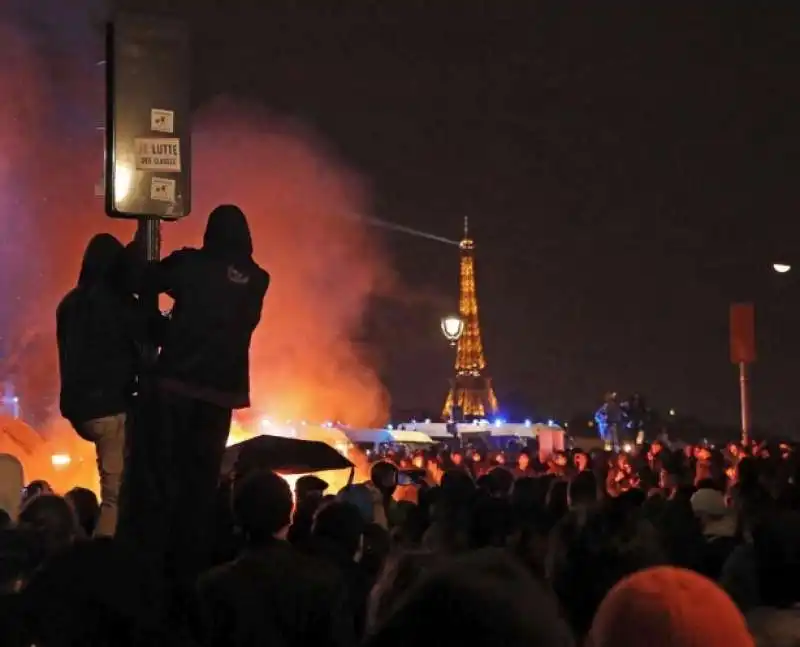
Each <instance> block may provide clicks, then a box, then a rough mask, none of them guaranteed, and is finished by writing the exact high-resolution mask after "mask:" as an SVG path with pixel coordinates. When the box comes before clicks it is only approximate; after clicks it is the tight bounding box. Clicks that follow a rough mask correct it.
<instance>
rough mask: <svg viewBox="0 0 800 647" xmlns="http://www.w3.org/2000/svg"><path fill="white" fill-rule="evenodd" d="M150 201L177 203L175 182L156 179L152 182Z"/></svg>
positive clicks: (161, 178) (162, 178) (160, 178)
mask: <svg viewBox="0 0 800 647" xmlns="http://www.w3.org/2000/svg"><path fill="white" fill-rule="evenodd" d="M150 199H151V200H156V201H157V202H171V203H174V202H175V180H170V179H168V178H164V177H154V178H153V179H152V181H151V182H150Z"/></svg>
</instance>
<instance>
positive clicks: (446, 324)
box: [442, 315, 464, 346]
mask: <svg viewBox="0 0 800 647" xmlns="http://www.w3.org/2000/svg"><path fill="white" fill-rule="evenodd" d="M442 334H443V335H444V336H445V338H446V339H447V341H449V342H450V345H451V346H455V345H456V342H458V340H459V339H461V335H463V334H464V320H463V319H462V318H461V317H459V316H458V315H448V316H447V317H442Z"/></svg>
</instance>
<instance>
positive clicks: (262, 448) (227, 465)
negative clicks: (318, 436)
mask: <svg viewBox="0 0 800 647" xmlns="http://www.w3.org/2000/svg"><path fill="white" fill-rule="evenodd" d="M352 468H353V463H351V462H350V461H349V460H348V459H347V458H345V457H344V456H342V455H341V454H340V453H339V452H337V451H336V450H335V449H334V448H333V447H331V446H330V445H326V444H325V443H322V442H318V441H314V440H298V439H296V438H285V437H283V436H268V435H263V436H256V437H254V438H250V439H249V440H245V441H244V442H241V443H237V444H236V445H231V446H230V447H228V448H227V449H226V450H225V456H224V457H223V459H222V476H230V475H231V474H232V473H233V472H234V471H235V472H237V473H239V474H242V473H245V472H248V471H251V470H253V469H268V470H272V471H274V472H279V473H281V474H309V473H311V472H321V471H324V470H338V469H352Z"/></svg>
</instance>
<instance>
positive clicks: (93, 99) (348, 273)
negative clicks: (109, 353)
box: [0, 2, 392, 442]
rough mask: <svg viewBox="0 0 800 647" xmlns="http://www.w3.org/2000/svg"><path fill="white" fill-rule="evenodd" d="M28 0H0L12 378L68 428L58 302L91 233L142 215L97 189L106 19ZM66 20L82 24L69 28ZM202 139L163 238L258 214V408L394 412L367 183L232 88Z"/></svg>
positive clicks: (1, 219) (320, 414)
mask: <svg viewBox="0 0 800 647" xmlns="http://www.w3.org/2000/svg"><path fill="white" fill-rule="evenodd" d="M29 4H32V3H20V2H14V3H13V5H14V6H15V7H17V8H18V9H17V10H15V11H16V12H15V13H14V12H12V15H8V14H9V12H8V11H6V12H0V96H3V97H4V99H3V101H2V102H0V251H1V252H2V265H1V266H0V274H2V279H0V335H2V342H3V343H2V347H1V348H0V352H1V353H2V365H1V366H2V368H3V370H2V374H0V380H11V381H13V382H14V384H15V386H16V388H17V391H18V393H19V395H20V397H21V400H22V403H23V414H24V413H25V410H26V407H27V410H28V411H30V412H32V411H42V410H43V409H44V408H45V406H46V405H49V407H50V409H49V410H50V411H51V415H50V423H49V424H47V425H45V424H43V423H42V421H41V420H39V421H36V422H37V427H38V428H40V429H41V428H43V427H47V428H49V429H51V430H55V429H58V428H63V423H60V422H58V416H57V415H56V413H57V408H56V407H55V405H56V402H57V388H58V384H57V364H56V350H55V325H54V324H55V322H54V319H55V308H56V305H57V303H58V301H59V299H60V298H61V297H62V296H63V295H64V294H65V293H66V291H67V290H69V289H70V288H71V287H72V286H73V285H74V283H75V280H76V278H77V274H78V269H79V266H80V260H81V254H82V251H83V248H84V246H85V245H86V243H87V241H88V239H89V238H90V237H91V236H92V235H93V234H95V233H98V232H101V231H109V232H111V233H114V234H116V235H118V236H119V237H120V238H121V239H122V240H123V242H126V241H127V240H130V239H131V238H132V236H133V233H134V225H133V223H128V222H117V221H112V220H110V219H108V218H107V217H106V216H105V215H104V214H103V206H102V200H101V199H100V198H98V197H95V195H94V187H95V186H96V185H97V183H98V182H99V180H100V178H101V172H102V160H103V155H102V145H103V141H102V133H101V132H98V131H97V130H96V129H97V126H99V125H101V124H102V118H103V114H104V113H103V71H102V68H98V67H97V65H96V63H97V59H98V56H97V53H98V51H99V33H98V32H97V30H96V29H93V28H91V27H90V26H89V25H88V24H87V22H88V20H89V18H88V16H86V15H84V14H81V15H80V16H79V15H78V14H77V13H76V12H75V11H72V12H71V13H70V14H69V15H61V16H60V18H59V24H57V25H48V24H47V23H46V22H41V21H39V22H37V23H36V24H35V25H33V24H31V23H30V22H26V16H25V15H23V14H22V13H21V11H23V10H22V9H19V8H20V7H23V6H27V5H29ZM45 4H49V3H45ZM56 4H58V3H56ZM65 4H66V3H63V4H59V7H62V8H63V7H64V6H65ZM70 4H72V3H70ZM37 6H38V4H37ZM54 6H55V5H54ZM36 13H37V14H41V12H40V11H37V12H36ZM61 13H62V14H64V12H63V11H62V12H61ZM65 30H66V32H68V33H70V34H71V37H70V38H65V37H64V36H63V35H62V36H58V34H64V33H65ZM76 30H78V31H80V30H82V33H83V34H84V36H85V38H84V39H83V41H81V39H80V38H77V37H76V36H75V33H76ZM80 42H83V44H82V45H81V44H80ZM86 43H92V44H86ZM193 146H194V155H193V162H194V178H193V186H194V196H193V198H194V204H193V212H192V214H191V215H190V216H189V217H188V218H187V219H185V220H184V221H182V222H178V223H168V224H165V225H164V227H163V237H164V248H163V251H164V253H165V254H166V253H168V252H169V251H171V250H173V249H176V248H179V247H183V246H193V245H198V244H199V243H200V241H201V238H202V232H203V228H204V226H205V220H206V215H207V214H208V212H209V211H210V210H211V209H212V208H213V207H215V206H216V205H218V204H221V203H226V202H231V203H235V204H237V205H239V206H240V207H241V208H242V209H243V210H244V212H245V213H246V214H247V215H248V218H249V221H250V225H251V227H252V230H253V240H254V245H255V259H256V261H257V262H259V263H260V264H261V265H262V266H263V267H265V268H266V269H267V270H268V271H269V272H270V273H271V274H272V279H273V283H272V287H271V289H270V292H269V293H268V295H267V299H266V302H265V307H264V311H263V318H262V322H261V324H260V326H259V328H258V330H257V332H256V335H255V338H254V341H253V347H252V351H251V360H252V362H251V377H252V399H253V406H254V407H255V408H257V409H258V410H259V411H263V412H264V413H265V414H266V415H272V416H275V417H277V418H281V419H293V420H300V419H307V420H309V421H312V420H316V421H323V420H342V421H344V422H347V423H348V424H352V425H369V424H374V423H377V422H382V421H384V420H385V419H386V416H387V413H388V405H389V403H388V397H387V394H386V392H385V389H384V388H383V386H382V384H381V382H380V380H379V378H378V376H377V374H376V371H375V368H374V361H373V357H371V354H370V352H369V349H367V348H364V347H362V346H361V345H359V343H357V342H356V341H354V340H356V339H357V338H358V336H359V331H360V327H361V323H362V320H363V317H364V315H365V312H366V309H367V308H368V305H369V301H370V299H371V297H372V296H373V295H374V294H376V292H378V291H381V290H383V289H384V288H385V287H386V286H387V285H389V284H391V282H392V272H391V269H390V268H389V267H388V266H387V264H386V262H385V260H384V259H385V256H384V255H383V253H382V249H381V244H380V242H381V241H380V239H379V237H378V233H377V231H376V230H375V229H374V228H370V227H369V226H368V224H367V223H366V222H365V220H364V219H363V218H362V217H360V214H368V213H369V208H370V200H369V195H368V191H367V189H366V186H365V184H364V182H363V181H362V180H361V179H360V178H359V176H358V175H357V174H356V173H354V172H353V171H351V170H349V169H348V168H347V165H346V164H344V163H343V162H342V161H341V160H340V159H339V158H338V157H337V156H336V154H335V153H334V152H333V151H332V150H331V149H330V147H328V146H327V145H326V144H325V143H324V141H323V140H322V138H321V137H320V136H319V135H317V134H315V133H314V132H313V131H311V130H310V129H309V128H307V127H304V126H303V125H301V124H299V123H297V122H296V121H293V120H291V119H288V118H285V117H281V116H276V115H274V114H270V113H268V112H267V111H266V110H265V109H264V108H259V107H256V106H252V105H241V104H238V103H236V102H235V101H232V100H230V99H220V100H217V101H214V102H211V103H210V104H209V105H207V106H205V107H204V108H202V109H201V110H200V111H199V112H198V113H197V114H196V119H195V127H194V143H193ZM51 433H54V434H56V435H57V434H58V433H59V432H56V431H52V432H51ZM70 433H71V432H70ZM64 442H68V441H66V440H64ZM69 442H72V441H71V440H70V441H69Z"/></svg>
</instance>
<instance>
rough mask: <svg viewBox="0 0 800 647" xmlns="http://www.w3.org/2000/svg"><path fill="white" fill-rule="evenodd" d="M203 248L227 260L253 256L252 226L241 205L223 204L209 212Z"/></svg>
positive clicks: (241, 259)
mask: <svg viewBox="0 0 800 647" xmlns="http://www.w3.org/2000/svg"><path fill="white" fill-rule="evenodd" d="M203 250H204V251H206V252H208V253H210V254H211V255H213V256H215V257H217V258H221V259H224V260H226V261H237V260H239V261H244V260H247V259H249V258H251V257H252V255H253V239H252V237H251V235H250V226H249V225H248V224H247V218H246V217H245V215H244V213H243V212H242V210H241V209H239V207H237V206H235V205H232V204H223V205H220V206H219V207H217V208H216V209H214V211H212V212H211V213H210V214H209V216H208V224H207V225H206V231H205V234H204V235H203Z"/></svg>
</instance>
